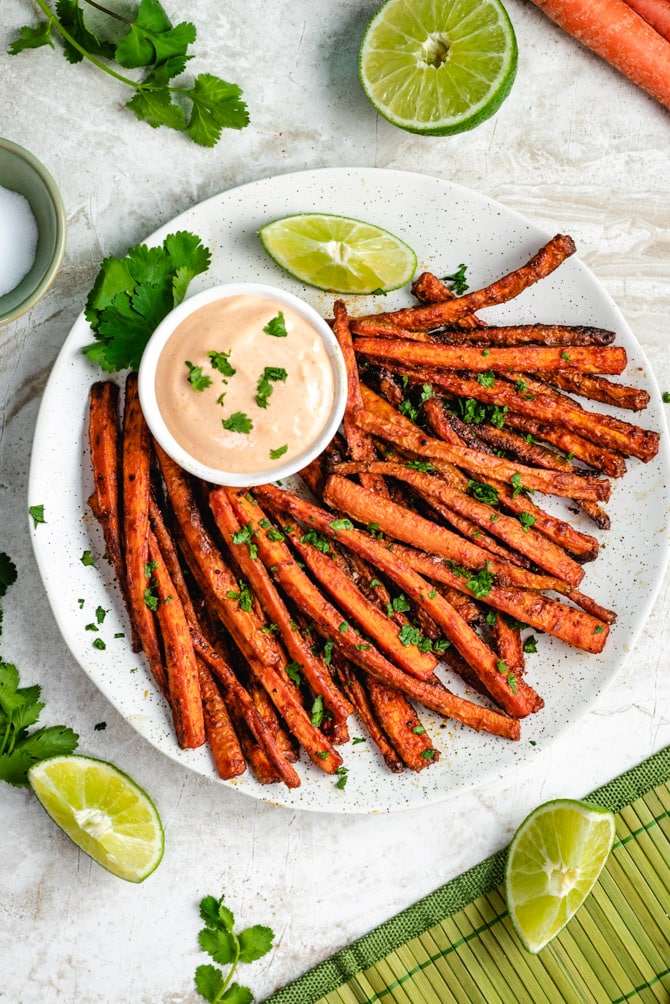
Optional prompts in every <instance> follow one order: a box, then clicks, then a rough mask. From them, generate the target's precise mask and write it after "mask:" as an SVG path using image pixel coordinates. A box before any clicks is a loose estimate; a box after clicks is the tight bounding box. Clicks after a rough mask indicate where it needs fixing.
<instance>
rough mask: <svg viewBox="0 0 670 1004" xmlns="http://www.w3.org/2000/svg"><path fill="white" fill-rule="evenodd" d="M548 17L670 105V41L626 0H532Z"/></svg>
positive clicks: (668, 106) (658, 99)
mask: <svg viewBox="0 0 670 1004" xmlns="http://www.w3.org/2000/svg"><path fill="white" fill-rule="evenodd" d="M533 2H534V3H535V4H536V5H537V6H538V7H539V8H540V9H541V10H543V11H544V13H545V14H546V15H547V17H550V18H551V20H552V21H555V22H556V24H557V25H558V26H559V27H560V28H563V30H564V31H567V32H568V33H569V34H570V35H572V36H573V37H574V38H576V39H577V40H578V41H579V42H581V43H582V44H583V45H585V46H587V47H588V48H589V49H591V51H592V52H595V53H596V54H597V55H598V56H601V57H602V58H603V59H605V60H606V61H607V62H608V63H610V65H611V66H614V67H615V68H616V69H617V70H619V71H620V72H621V73H623V74H625V75H626V76H627V77H628V78H629V79H630V80H632V81H633V82H634V83H635V84H637V85H638V86H639V87H642V88H643V89H644V90H645V91H647V92H648V93H649V94H651V95H652V97H654V98H656V99H657V101H660V102H661V104H663V105H665V107H666V108H670V71H669V67H670V44H669V43H668V42H667V41H666V40H665V38H663V36H662V35H661V34H659V32H658V31H656V30H655V28H653V27H652V26H651V24H649V23H648V22H647V21H646V20H645V18H643V17H641V16H640V15H639V14H637V13H636V12H635V11H634V10H633V9H632V6H631V5H629V4H628V3H627V2H626V0H533Z"/></svg>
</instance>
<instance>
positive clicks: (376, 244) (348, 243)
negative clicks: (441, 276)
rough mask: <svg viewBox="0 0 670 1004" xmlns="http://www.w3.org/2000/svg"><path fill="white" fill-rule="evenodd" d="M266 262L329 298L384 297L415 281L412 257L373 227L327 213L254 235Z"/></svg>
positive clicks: (288, 220)
mask: <svg viewBox="0 0 670 1004" xmlns="http://www.w3.org/2000/svg"><path fill="white" fill-rule="evenodd" d="M258 236H259V238H260V241H261V244H262V245H263V247H264V248H265V250H266V252H267V253H268V254H269V256H270V257H271V258H272V259H273V261H275V262H276V264H277V265H279V266H281V268H283V269H284V270H285V271H286V272H288V273H289V275H292V276H293V278H294V279H299V280H300V282H304V283H307V285H308V286H316V287H317V288H318V289H327V290H330V291H331V292H333V293H352V294H359V293H375V292H377V291H379V292H387V291H388V290H390V289H398V287H400V286H404V285H405V283H408V282H409V281H410V280H411V279H412V278H413V276H414V271H415V269H416V255H415V254H414V251H412V249H411V248H410V247H408V245H407V244H405V242H404V241H401V240H400V238H398V237H395V236H394V235H393V234H391V233H389V232H388V230H384V229H382V228H381V227H377V226H375V225H374V224H372V223H363V222H362V221H361V220H354V219H351V218H350V217H348V216H335V215H334V214H331V213H299V214H297V215H295V216H283V217H282V218H281V219H278V220H273V222H272V223H266V225H265V226H263V227H261V228H260V230H259V231H258Z"/></svg>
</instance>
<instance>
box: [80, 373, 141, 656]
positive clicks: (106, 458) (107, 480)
mask: <svg viewBox="0 0 670 1004" xmlns="http://www.w3.org/2000/svg"><path fill="white" fill-rule="evenodd" d="M119 414H120V412H119V386H118V384H116V383H114V382H113V381H111V380H100V381H97V382H96V383H94V384H93V386H92V387H91V390H90V393H89V419H88V442H89V450H90V454H91V467H92V468H93V484H94V489H93V492H92V493H91V496H90V497H89V499H88V504H89V507H90V509H91V512H92V513H93V515H94V516H95V518H96V519H97V520H98V522H99V523H100V527H101V529H102V535H103V537H104V541H105V550H106V552H107V555H108V557H109V559H110V561H111V563H112V567H113V568H114V572H115V574H116V580H117V582H118V584H119V588H120V590H121V593H122V595H123V598H124V601H125V605H126V610H127V612H128V618H129V620H130V629H131V645H132V649H133V651H134V652H139V651H140V649H141V647H142V645H141V642H140V638H139V635H138V632H137V625H136V624H135V617H134V614H133V610H132V607H131V605H130V597H129V595H128V580H127V577H126V567H125V563H124V555H123V539H122V527H121V515H120V507H119V501H120V499H119V491H120V479H121V471H120V448H121V446H120V443H121V430H120V428H119Z"/></svg>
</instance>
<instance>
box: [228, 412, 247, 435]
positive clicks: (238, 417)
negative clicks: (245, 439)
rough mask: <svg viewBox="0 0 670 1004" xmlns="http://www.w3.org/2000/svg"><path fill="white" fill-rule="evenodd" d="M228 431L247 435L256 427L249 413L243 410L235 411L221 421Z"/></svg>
mask: <svg viewBox="0 0 670 1004" xmlns="http://www.w3.org/2000/svg"><path fill="white" fill-rule="evenodd" d="M221 424H222V426H223V427H224V429H225V430H226V432H240V433H243V434H244V435H245V436H247V435H248V434H249V433H250V432H251V430H252V429H253V427H254V423H253V422H252V421H251V419H250V418H249V416H248V415H246V414H245V413H244V412H243V411H234V412H233V414H232V415H230V416H229V417H228V418H224V419H223V421H222V422H221Z"/></svg>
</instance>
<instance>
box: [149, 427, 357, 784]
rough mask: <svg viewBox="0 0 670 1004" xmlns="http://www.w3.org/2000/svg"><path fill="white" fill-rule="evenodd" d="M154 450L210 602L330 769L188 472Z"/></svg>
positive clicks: (292, 725) (335, 762) (331, 760)
mask: <svg viewBox="0 0 670 1004" xmlns="http://www.w3.org/2000/svg"><path fill="white" fill-rule="evenodd" d="M156 449H157V453H158V457H159V461H160V464H161V469H162V471H163V477H164V478H165V481H166V484H167V489H168V495H169V498H170V500H171V502H172V505H173V509H174V513H175V517H176V519H177V522H178V525H179V531H180V534H181V535H182V536H183V540H184V541H185V543H186V556H187V559H189V558H190V560H191V562H193V564H192V565H191V570H192V572H193V574H194V575H195V576H196V578H198V580H199V582H200V583H201V585H202V586H203V587H204V588H205V589H206V591H207V596H208V598H209V601H210V602H211V604H212V607H213V608H214V609H215V611H216V613H217V615H218V617H219V618H220V620H221V622H222V623H223V625H224V626H225V627H226V629H227V630H228V631H229V633H230V635H231V637H232V638H233V640H234V642H235V644H236V645H237V647H238V649H239V650H240V652H241V653H242V654H243V655H244V657H245V659H246V660H247V662H248V664H249V667H250V669H251V671H252V673H253V675H254V676H255V677H256V678H257V679H258V680H259V681H260V682H261V683H262V684H263V686H264V687H265V689H266V690H267V692H268V694H269V696H270V697H271V698H272V701H273V703H274V704H275V705H276V707H277V710H278V711H279V712H280V714H281V715H282V717H283V718H284V721H285V722H286V724H287V726H288V727H289V729H290V730H291V732H292V733H293V735H295V737H296V738H297V739H298V741H299V742H300V745H301V746H302V747H303V748H304V749H305V751H306V752H307V753H308V754H309V756H310V757H311V758H312V760H313V761H314V762H315V763H316V764H317V766H319V767H320V768H321V769H322V770H324V771H326V772H332V771H333V770H336V769H337V767H338V766H340V765H341V762H342V758H341V757H340V755H339V753H337V751H336V750H335V748H334V747H333V746H332V744H331V743H330V742H328V740H327V739H326V737H325V736H324V735H323V733H322V732H320V731H319V730H318V729H317V728H315V727H314V725H313V724H312V722H311V720H310V717H309V715H308V714H307V712H306V711H305V708H304V707H303V705H302V703H301V701H300V698H299V694H298V692H297V689H296V687H295V686H294V684H293V683H292V682H291V681H290V680H289V678H288V676H287V674H286V659H285V657H284V655H283V652H282V650H281V649H280V647H279V645H278V644H277V642H276V641H275V640H274V638H273V636H272V634H271V633H270V632H264V631H263V627H265V626H266V624H265V621H264V620H263V619H261V617H260V616H259V615H258V612H257V609H256V607H255V606H254V605H252V604H251V605H247V604H246V603H243V602H241V600H242V590H241V587H240V584H239V583H238V581H237V579H236V578H235V576H234V575H233V573H232V571H231V570H230V568H229V567H228V565H227V564H226V562H225V561H224V560H223V557H222V555H221V553H220V552H219V550H218V548H217V547H216V545H215V543H214V541H213V540H212V538H211V536H210V534H209V533H208V531H207V529H206V527H205V524H204V522H203V519H202V516H201V514H200V512H199V510H198V506H197V504H196V502H195V499H194V497H193V493H192V491H191V489H190V487H189V481H188V477H187V475H186V474H185V473H184V472H183V471H182V470H181V469H180V468H178V467H177V465H176V464H175V463H174V461H173V460H171V459H170V458H169V457H168V456H167V454H165V453H164V452H163V450H162V449H161V448H160V447H158V446H157V448H156Z"/></svg>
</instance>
